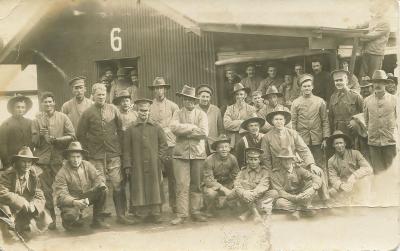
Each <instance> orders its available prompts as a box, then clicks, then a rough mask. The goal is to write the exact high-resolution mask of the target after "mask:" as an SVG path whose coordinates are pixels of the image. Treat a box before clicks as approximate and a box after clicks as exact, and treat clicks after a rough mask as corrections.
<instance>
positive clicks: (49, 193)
mask: <svg viewBox="0 0 400 251" xmlns="http://www.w3.org/2000/svg"><path fill="white" fill-rule="evenodd" d="M39 166H40V168H41V169H42V171H43V172H42V173H41V174H40V176H39V179H40V184H41V188H42V190H43V194H44V197H45V199H46V204H45V206H46V209H47V210H49V213H50V216H51V218H52V219H53V222H55V221H56V212H55V210H54V201H53V182H54V179H55V177H56V175H57V173H58V171H59V170H60V168H61V164H49V165H39Z"/></svg>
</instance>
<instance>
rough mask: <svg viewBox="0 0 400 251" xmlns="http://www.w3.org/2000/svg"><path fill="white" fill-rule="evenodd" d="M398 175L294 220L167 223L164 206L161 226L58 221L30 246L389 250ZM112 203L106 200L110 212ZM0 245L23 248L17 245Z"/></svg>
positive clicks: (56, 249)
mask: <svg viewBox="0 0 400 251" xmlns="http://www.w3.org/2000/svg"><path fill="white" fill-rule="evenodd" d="M396 163H398V162H396ZM398 177H399V176H398V170H397V167H395V168H392V169H391V170H389V171H388V172H386V173H385V174H383V175H380V176H376V177H375V180H374V189H373V191H374V192H373V200H372V204H371V207H364V208H351V209H349V208H340V209H335V210H333V211H327V210H319V211H318V214H317V215H316V216H315V217H314V218H304V219H300V220H298V221H292V220H290V219H288V217H287V216H286V215H284V214H275V213H274V214H273V215H272V216H270V218H269V219H268V220H267V221H266V223H265V224H261V223H254V222H252V221H248V222H241V221H239V220H238V219H237V217H236V216H233V215H231V214H229V213H227V212H226V211H222V212H220V213H221V217H218V218H216V219H210V221H209V222H206V223H195V222H187V223H186V224H184V225H181V226H171V225H170V224H169V221H170V220H171V219H172V217H173V215H172V214H171V213H170V212H168V211H169V209H168V206H167V204H165V205H164V207H163V210H164V211H165V212H166V213H165V214H164V215H163V220H164V223H163V224H160V225H154V224H139V225H135V226H120V225H117V224H116V223H115V217H112V218H108V219H107V222H108V223H110V224H111V225H112V227H111V229H110V230H106V231H94V232H90V233H86V234H80V235H79V234H75V235H71V234H68V233H66V232H65V231H64V230H63V228H62V227H61V224H59V227H58V230H57V231H55V232H46V233H44V234H42V235H40V236H37V237H35V238H34V239H32V240H31V241H30V242H29V245H30V246H31V248H32V249H33V250H35V251H75V250H76V251H78V250H79V251H92V250H99V251H103V250H104V251H106V250H107V251H108V250H111V251H114V250H115V251H128V250H149V251H153V250H154V251H156V250H157V251H159V250H160V251H162V250H166V251H169V250H179V251H181V250H183V251H203V250H207V251H213V250H218V251H222V250H229V251H230V250H246V251H247V250H251V251H252V250H268V248H271V249H270V250H276V251H278V250H285V251H286V250H296V251H297V250H306V251H311V250H318V251H319V250H357V251H359V250H394V248H395V247H396V245H397V244H399V243H400V241H399V233H400V231H399V230H400V229H399V226H400V225H399V216H400V210H399V207H398V206H397V205H399V203H398V201H399V193H398V191H399V189H398V187H399V186H398ZM166 191H167V189H166ZM166 198H168V195H166ZM111 203H112V199H111V198H109V200H108V203H107V205H108V208H109V211H111V212H114V208H113V205H112V204H111ZM58 218H59V217H58ZM90 218H91V217H90V215H88V217H87V221H88V224H89V223H90ZM87 229H89V228H87ZM0 243H1V242H0ZM3 249H4V250H5V251H9V250H12V251H14V250H15V251H20V250H21V251H22V250H26V249H25V248H24V247H23V246H22V245H21V244H19V243H16V244H13V245H11V246H9V245H8V246H7V245H5V246H3ZM0 250H1V249H0Z"/></svg>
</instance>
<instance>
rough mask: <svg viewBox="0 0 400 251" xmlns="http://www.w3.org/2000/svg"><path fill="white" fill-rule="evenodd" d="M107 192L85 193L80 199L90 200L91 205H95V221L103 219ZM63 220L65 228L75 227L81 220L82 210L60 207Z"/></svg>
mask: <svg viewBox="0 0 400 251" xmlns="http://www.w3.org/2000/svg"><path fill="white" fill-rule="evenodd" d="M106 197H107V192H106V191H104V190H101V189H95V190H93V191H89V192H87V193H84V194H83V195H82V196H81V197H80V198H78V199H85V198H88V199H89V205H93V221H95V220H99V219H102V213H103V211H104V204H105V202H106ZM60 210H61V219H62V222H63V226H64V228H66V229H68V228H71V227H73V226H74V224H75V223H76V222H77V221H78V220H79V219H80V218H81V216H82V210H81V209H79V208H77V207H74V206H66V207H60Z"/></svg>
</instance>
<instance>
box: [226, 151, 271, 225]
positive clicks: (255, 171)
mask: <svg viewBox="0 0 400 251" xmlns="http://www.w3.org/2000/svg"><path fill="white" fill-rule="evenodd" d="M261 154H263V150H261V149H260V148H255V147H249V148H247V149H246V166H245V167H243V168H242V170H241V171H240V172H239V174H238V175H237V176H236V179H235V182H234V191H235V193H236V197H237V198H238V201H239V203H240V204H241V206H242V207H244V208H245V212H244V213H243V214H242V215H240V216H239V219H241V220H242V221H245V220H246V219H247V218H248V217H249V216H250V215H253V217H254V221H261V220H262V219H261V216H260V211H261V212H262V213H264V212H266V211H267V208H270V207H272V203H273V199H274V198H276V197H277V195H278V194H277V193H276V191H274V190H269V189H270V178H269V171H268V169H267V168H266V167H265V166H262V165H261V164H260V155H261Z"/></svg>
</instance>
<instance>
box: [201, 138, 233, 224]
mask: <svg viewBox="0 0 400 251" xmlns="http://www.w3.org/2000/svg"><path fill="white" fill-rule="evenodd" d="M211 149H212V150H213V151H215V152H214V153H212V154H211V155H210V156H208V157H207V159H206V160H205V162H204V169H203V170H204V171H203V172H204V178H203V179H204V198H205V204H206V213H207V216H208V217H213V216H215V209H216V207H217V201H222V203H220V204H219V206H220V207H223V206H224V203H223V202H224V201H226V200H224V199H228V200H229V199H230V198H231V197H232V195H234V192H233V191H232V189H233V182H234V180H235V178H236V175H237V174H238V172H239V166H238V162H237V160H236V157H235V156H234V155H233V154H231V153H229V152H230V150H231V146H230V138H228V137H227V136H225V135H220V136H219V137H218V138H217V139H216V141H214V142H213V143H212V144H211ZM221 197H222V200H220V198H221Z"/></svg>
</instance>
